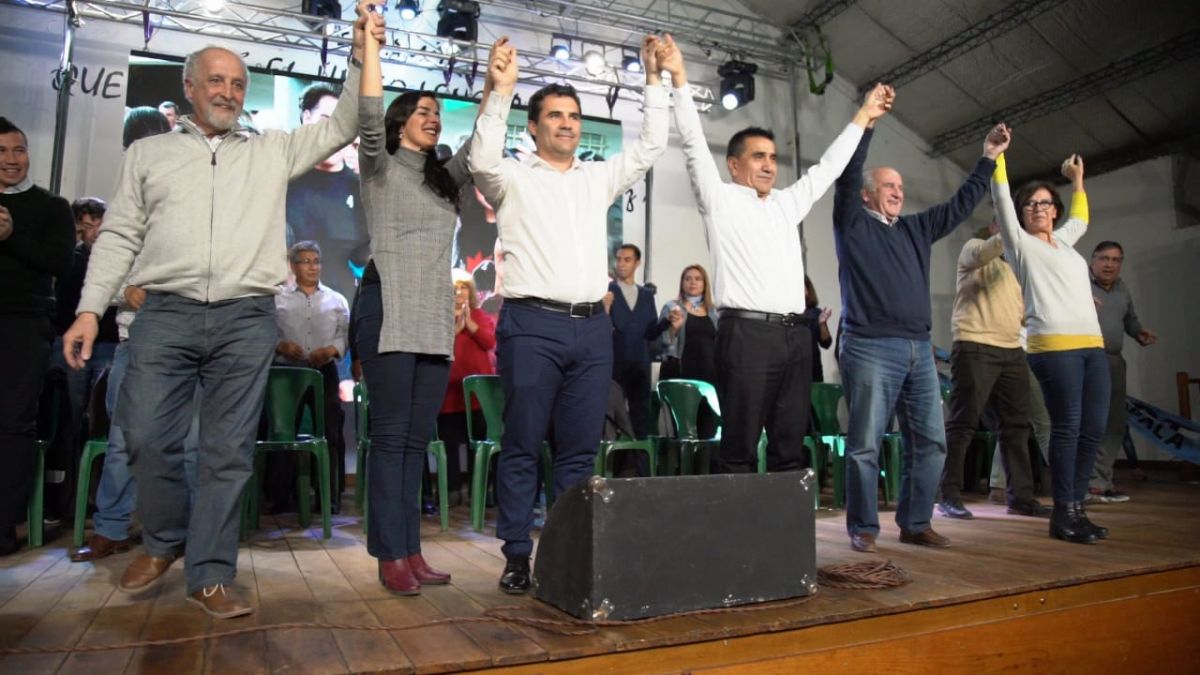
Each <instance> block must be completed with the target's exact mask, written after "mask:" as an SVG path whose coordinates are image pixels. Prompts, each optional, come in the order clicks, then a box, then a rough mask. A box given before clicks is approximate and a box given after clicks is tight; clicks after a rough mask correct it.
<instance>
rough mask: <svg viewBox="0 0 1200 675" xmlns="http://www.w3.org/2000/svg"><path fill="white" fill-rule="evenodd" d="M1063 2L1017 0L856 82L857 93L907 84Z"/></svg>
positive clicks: (1061, 0)
mask: <svg viewBox="0 0 1200 675" xmlns="http://www.w3.org/2000/svg"><path fill="white" fill-rule="evenodd" d="M1063 2H1064V0H1016V1H1015V2H1013V3H1012V4H1010V5H1008V6H1007V7H1005V8H1004V9H1001V10H1000V11H998V12H996V13H994V14H992V15H991V16H989V17H987V18H986V19H984V20H982V21H980V22H979V23H977V24H975V25H973V26H969V27H968V28H966V29H965V30H963V31H962V32H960V33H958V34H956V35H954V36H952V37H950V38H949V39H948V40H946V41H945V42H942V43H941V44H939V45H937V46H936V47H934V48H933V49H930V50H929V51H926V52H923V53H921V54H917V55H916V56H914V57H912V58H911V59H909V60H908V61H906V62H904V63H902V64H900V65H898V66H896V67H895V68H892V69H891V70H889V71H887V72H886V73H883V74H882V75H879V76H878V77H872V78H870V79H868V80H867V81H866V82H864V83H863V84H862V85H860V86H859V88H858V93H859V94H866V93H867V92H868V91H870V90H871V87H874V86H875V83H876V82H886V83H888V84H890V85H892V86H893V87H900V86H902V85H905V84H908V83H909V82H912V81H913V80H915V79H917V78H918V77H921V76H922V75H924V74H925V73H928V72H930V71H932V70H935V69H937V68H940V67H941V66H943V65H945V64H947V63H949V62H951V61H953V60H954V59H956V58H958V57H960V56H962V55H963V54H966V53H967V52H969V51H971V50H973V49H975V48H976V47H979V46H981V45H984V44H986V43H988V42H990V41H992V40H994V39H996V38H997V37H1000V36H1001V35H1004V34H1005V33H1007V32H1009V31H1010V30H1012V29H1014V28H1016V27H1017V26H1020V25H1021V24H1024V23H1026V22H1027V21H1029V20H1030V19H1032V18H1033V17H1035V16H1038V15H1039V14H1041V13H1043V12H1045V11H1046V10H1048V9H1051V8H1053V7H1056V6H1058V5H1061V4H1062V3H1063Z"/></svg>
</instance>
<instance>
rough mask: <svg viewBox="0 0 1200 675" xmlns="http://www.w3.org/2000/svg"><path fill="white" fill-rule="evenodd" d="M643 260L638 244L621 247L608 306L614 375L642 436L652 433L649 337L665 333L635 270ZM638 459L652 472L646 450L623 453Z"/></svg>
mask: <svg viewBox="0 0 1200 675" xmlns="http://www.w3.org/2000/svg"><path fill="white" fill-rule="evenodd" d="M641 264H642V250H641V249H639V248H638V247H637V246H636V245H634V244H622V245H621V247H620V248H618V249H617V265H616V276H617V278H616V280H615V281H612V282H610V283H609V284H608V293H606V294H605V296H604V306H605V309H607V310H608V315H609V318H610V319H611V320H612V325H613V330H612V343H613V373H612V379H613V380H614V381H615V382H616V383H617V384H618V385H620V386H621V391H622V392H624V393H625V401H626V403H628V404H629V418H630V419H631V420H632V421H633V432H634V433H635V434H636V435H637V437H638V438H645V437H646V434H647V433H649V428H650V424H649V420H650V347H649V341H650V340H654V339H656V338H658V336H659V335H661V334H662V330H663V327H662V326H660V325H659V323H658V319H657V317H656V316H655V313H654V291H653V290H651V289H649V288H647V287H645V286H639V285H638V283H637V281H636V279H635V274H636V273H637V269H638V267H640V266H641ZM623 454H624V455H625V456H626V457H634V458H636V459H637V461H638V466H637V474H638V475H639V476H648V475H650V469H649V464H647V462H646V456H645V454H643V453H640V452H639V453H623Z"/></svg>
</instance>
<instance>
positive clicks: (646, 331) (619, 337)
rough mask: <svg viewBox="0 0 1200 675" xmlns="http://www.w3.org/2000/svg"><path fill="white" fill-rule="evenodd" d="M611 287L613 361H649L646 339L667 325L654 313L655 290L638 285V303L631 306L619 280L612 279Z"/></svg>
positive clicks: (610, 315) (656, 336) (649, 338)
mask: <svg viewBox="0 0 1200 675" xmlns="http://www.w3.org/2000/svg"><path fill="white" fill-rule="evenodd" d="M608 290H609V291H610V292H611V293H612V294H613V303H612V309H611V310H609V318H610V319H611V320H612V325H613V361H634V362H638V363H649V362H650V347H649V345H648V344H647V341H648V340H654V339H657V338H658V336H659V335H661V334H662V332H663V330H664V329H665V328H666V326H665V325H660V324H661V322H660V321H659V320H658V315H657V314H656V313H655V305H654V293H653V292H652V291H651V290H650V289H648V288H646V287H645V286H638V287H637V292H638V294H637V306H636V307H634V308H633V309H630V307H629V303H627V302H625V294H624V293H622V292H621V287H620V285H619V284H617V282H615V281H613V282H610V283H609V284H608Z"/></svg>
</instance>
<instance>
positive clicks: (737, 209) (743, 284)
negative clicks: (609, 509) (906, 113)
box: [657, 35, 894, 473]
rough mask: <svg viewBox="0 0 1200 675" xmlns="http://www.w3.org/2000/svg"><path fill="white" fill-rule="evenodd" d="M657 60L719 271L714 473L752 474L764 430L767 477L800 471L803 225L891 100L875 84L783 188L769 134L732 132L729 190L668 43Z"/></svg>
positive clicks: (808, 368) (806, 373)
mask: <svg viewBox="0 0 1200 675" xmlns="http://www.w3.org/2000/svg"><path fill="white" fill-rule="evenodd" d="M657 56H658V61H659V66H660V67H662V68H663V69H664V70H666V71H667V72H668V73H670V74H671V85H672V86H673V87H674V88H675V124H676V126H677V127H678V128H679V133H680V135H681V136H682V137H683V149H684V153H685V154H686V155H687V167H688V175H689V176H690V177H691V179H692V190H693V192H694V193H695V195H696V202H697V204H698V205H699V207H700V214H701V215H702V216H703V218H704V227H705V229H706V230H707V234H708V246H709V249H710V251H711V252H712V256H713V262H714V267H715V278H714V281H713V290H714V292H715V295H716V304H717V307H718V308H719V310H720V313H721V320H720V323H719V325H718V328H717V383H716V385H717V397H718V399H719V400H720V403H721V419H722V425H721V426H722V428H721V453H720V458H719V460H718V468H719V470H721V471H724V472H729V473H749V472H753V471H755V469H756V467H757V463H758V460H757V450H758V439H759V435H760V434H761V432H762V430H763V429H764V428H765V429H766V431H767V442H768V445H767V468H768V469H769V470H770V471H790V470H797V469H799V468H800V466H801V454H800V453H801V449H802V448H803V447H804V435H805V433H807V430H808V416H809V398H810V389H811V387H812V335H811V332H810V330H809V327H808V325H807V319H805V318H803V317H802V316H801V315H802V314H803V313H804V309H805V306H804V259H803V250H802V246H801V243H800V231H799V229H798V226H799V224H800V221H802V220H804V217H805V216H806V215H808V212H809V210H810V209H811V208H812V206H813V204H814V203H815V202H816V201H817V200H818V199H820V198H821V195H823V194H824V193H825V191H826V190H828V189H829V187H830V186H831V185H833V181H834V180H835V179H836V178H837V177H838V175H840V174H841V173H842V169H844V168H845V166H846V162H848V161H849V160H850V156H851V155H852V154H853V153H854V149H855V147H856V146H857V145H858V140H859V139H860V138H861V137H862V133H863V130H864V129H865V128H866V127H867V124H869V123H870V122H871V121H873V120H877V119H879V118H880V117H882V116H883V115H885V114H886V113H887V112H888V110H890V109H891V106H892V100H893V98H894V92H893V91H892V88H891V87H888V86H884V85H878V86H876V87H875V89H874V91H872V92H871V93H870V94H868V95H867V98H866V101H865V102H864V103H863V105H862V107H861V108H859V110H858V112H857V113H855V115H854V119H853V120H852V121H851V122H850V124H847V125H846V127H845V129H843V130H842V132H841V133H840V134H839V135H838V137H837V138H836V139H835V140H834V141H833V144H832V145H830V146H829V149H828V150H826V151H825V154H824V155H822V156H821V160H820V161H819V162H818V163H817V164H816V165H814V166H812V167H810V168H809V171H808V173H806V174H805V175H804V176H803V177H801V178H800V179H799V180H798V181H796V182H795V183H793V184H792V185H791V186H790V187H787V188H785V189H782V190H777V189H775V180H776V178H777V176H778V173H777V169H776V154H775V137H774V135H773V134H772V133H771V132H770V131H768V130H766V129H761V128H757V127H750V128H748V129H743V130H742V131H739V132H737V133H736V134H734V135H733V138H731V139H730V141H729V146H728V150H727V151H726V160H725V161H726V166H727V167H728V169H729V175H730V177H731V178H732V179H733V182H731V183H726V182H724V181H723V180H721V176H720V174H719V173H718V172H717V164H716V162H715V161H714V160H713V157H712V153H710V152H709V150H708V142H707V141H706V140H705V137H704V129H703V128H702V127H701V126H700V115H699V113H697V111H696V106H695V104H694V103H693V102H692V98H691V92H690V90H689V89H688V86H687V73H686V71H685V69H684V64H683V56H682V54H681V53H680V51H679V49H678V47H676V45H675V41H674V40H673V39H672V38H671V36H670V35H667V36H665V37H664V38H663V40H662V41H661V45H660V48H659V52H658V55H657Z"/></svg>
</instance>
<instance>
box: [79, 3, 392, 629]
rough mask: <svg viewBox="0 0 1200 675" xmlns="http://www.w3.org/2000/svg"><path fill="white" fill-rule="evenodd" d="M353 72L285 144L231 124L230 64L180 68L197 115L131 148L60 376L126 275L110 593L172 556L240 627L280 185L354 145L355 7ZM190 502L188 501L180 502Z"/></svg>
mask: <svg viewBox="0 0 1200 675" xmlns="http://www.w3.org/2000/svg"><path fill="white" fill-rule="evenodd" d="M358 13H359V19H358V21H357V22H356V23H355V27H354V58H353V59H352V61H351V66H350V68H349V69H348V71H347V78H346V86H345V88H344V90H343V91H344V93H343V95H342V98H341V99H340V100H339V101H338V106H337V109H336V110H335V111H334V113H333V115H332V116H331V117H330V119H328V120H326V121H323V122H320V123H318V124H313V125H305V126H301V127H300V128H299V129H296V130H294V131H292V132H290V133H284V132H279V131H268V132H266V133H265V134H262V135H258V134H254V133H252V132H250V131H248V130H246V129H245V128H243V127H241V126H240V125H239V124H238V118H239V116H240V115H241V113H242V105H243V103H244V101H245V97H246V89H247V87H248V85H249V72H248V71H247V69H246V64H245V63H244V62H243V61H242V60H241V58H240V57H239V56H238V55H237V54H236V53H234V52H232V51H229V50H227V49H224V48H221V47H207V48H205V49H201V50H199V51H197V52H194V53H192V54H191V55H189V56H188V58H187V61H186V63H185V64H184V70H183V85H184V92H185V94H186V95H187V99H188V100H189V101H190V102H191V103H192V106H193V108H194V109H195V113H194V114H192V115H190V116H185V117H182V118H180V120H179V123H178V126H177V128H176V130H175V131H174V132H172V133H168V134H162V135H159V136H154V137H150V138H146V139H143V140H141V141H138V142H136V143H134V144H133V145H131V146H130V147H129V150H128V151H127V154H126V156H125V160H124V162H123V164H122V166H121V170H120V172H119V174H118V178H117V187H116V194H115V196H114V198H113V200H112V206H111V209H110V210H109V214H108V219H107V222H106V223H105V227H104V229H103V230H102V231H101V233H100V237H99V239H98V240H97V242H96V246H95V247H94V249H93V252H92V258H91V262H90V265H89V268H88V274H87V278H86V281H85V283H84V288H83V293H82V296H81V299H80V302H79V308H78V310H77V317H76V320H75V323H74V325H72V326H71V328H70V330H68V331H67V333H66V334H65V335H64V336H63V351H64V355H65V356H66V359H67V362H68V363H69V364H71V365H72V366H73V367H76V368H78V367H80V366H82V365H83V363H84V362H86V361H87V359H88V358H90V357H91V350H92V343H93V341H94V339H95V337H96V328H97V326H96V324H97V317H99V315H101V314H103V312H104V309H105V307H106V306H107V305H108V301H109V298H111V297H113V295H114V293H115V292H116V290H117V288H118V287H119V286H120V284H121V282H122V280H123V279H124V278H125V277H126V275H127V274H128V273H129V270H130V266H131V264H132V262H133V259H134V258H135V257H137V258H138V266H137V268H136V269H135V270H134V271H133V274H132V276H131V277H130V283H131V284H133V285H135V286H138V287H141V288H144V289H145V290H146V291H147V297H146V300H145V302H144V304H143V305H142V307H141V310H140V311H139V313H138V320H137V322H136V323H134V324H133V326H131V327H130V336H129V341H128V346H129V352H130V358H129V367H128V370H127V371H126V375H125V382H124V384H123V386H122V388H121V392H120V399H119V403H118V405H117V418H118V419H117V420H116V423H117V425H118V426H120V427H121V430H122V432H123V433H124V435H125V441H126V444H127V446H128V450H129V462H130V467H131V469H132V470H133V474H134V476H135V478H136V480H137V484H138V497H139V499H138V515H139V517H140V519H141V521H142V524H143V527H144V536H143V543H144V545H145V549H146V550H145V552H144V553H143V555H141V556H139V557H138V558H136V559H135V560H134V561H133V562H132V563H131V564H130V565H129V568H128V569H126V570H125V573H124V575H123V576H122V578H121V581H120V588H121V589H122V590H124V591H127V592H133V593H136V592H139V591H143V590H146V589H148V588H150V587H152V586H154V585H156V584H157V583H158V582H160V581H161V579H162V577H163V574H164V573H165V572H166V571H167V569H168V568H169V567H170V566H171V564H172V563H173V562H174V561H175V559H176V558H177V557H178V556H180V555H181V554H183V552H184V546H185V544H186V547H187V554H186V563H185V571H186V577H187V592H188V595H189V597H188V600H189V601H191V602H193V603H195V604H197V605H200V607H202V608H203V609H204V610H205V611H206V612H207V613H208V614H209V615H211V616H213V617H215V618H222V619H224V618H231V617H235V616H242V615H245V614H249V613H251V612H252V611H254V609H253V607H251V606H250V604H249V603H248V602H246V601H245V600H244V599H243V598H241V597H240V595H239V594H238V593H237V591H236V590H235V589H233V588H232V587H231V584H232V582H233V578H234V575H235V574H236V571H237V553H238V520H239V518H238V516H239V513H240V510H239V504H240V499H241V494H242V488H243V487H244V486H245V484H246V482H247V480H248V479H249V478H250V475H251V473H252V467H253V463H252V460H253V455H254V436H255V432H256V430H257V424H258V418H259V413H260V410H261V409H262V402H263V395H264V390H265V387H266V382H267V373H268V371H269V369H270V365H271V357H272V355H273V354H274V352H275V344H276V329H275V299H274V295H275V293H276V286H278V285H279V284H280V283H282V282H283V280H284V278H285V277H286V276H287V270H286V268H285V263H284V259H285V257H284V252H285V250H286V249H285V246H284V231H285V225H284V200H285V195H286V192H287V183H288V180H289V179H290V178H293V177H295V176H298V175H300V174H302V173H304V172H305V171H308V170H309V169H310V168H312V166H313V165H314V164H316V163H317V162H318V161H320V160H322V159H324V158H326V157H328V156H329V155H330V153H332V152H334V151H335V150H337V149H338V148H341V147H344V146H345V145H346V144H347V143H349V142H350V141H351V140H352V139H353V138H354V135H355V133H356V131H357V122H358V96H357V93H358V78H359V74H360V73H359V68H358V65H357V64H358V63H359V62H360V60H361V51H362V43H363V35H364V31H365V30H366V25H367V21H368V20H369V21H371V23H372V32H373V33H374V34H377V35H381V34H382V32H383V19H382V17H380V16H379V15H377V14H373V15H369V16H368V12H367V11H366V7H365V5H359V7H358ZM197 382H199V384H200V385H201V388H202V395H201V397H200V401H199V408H200V451H199V456H198V458H197V472H196V481H195V488H194V490H192V491H189V489H188V487H187V482H186V480H185V478H184V468H183V467H184V460H183V456H184V452H183V445H184V438H185V436H186V435H187V431H188V426H189V425H190V423H191V417H192V409H193V396H194V393H195V387H196V383H197ZM189 492H190V493H191V494H189Z"/></svg>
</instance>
